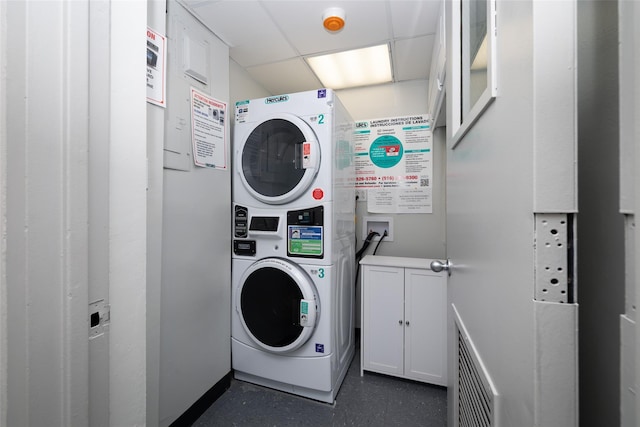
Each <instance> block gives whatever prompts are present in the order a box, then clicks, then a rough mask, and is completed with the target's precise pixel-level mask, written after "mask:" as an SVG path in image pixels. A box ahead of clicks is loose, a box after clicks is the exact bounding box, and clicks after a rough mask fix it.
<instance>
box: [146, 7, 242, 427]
mask: <svg viewBox="0 0 640 427" xmlns="http://www.w3.org/2000/svg"><path fill="white" fill-rule="evenodd" d="M167 19H168V24H167V25H168V37H169V40H168V48H169V52H168V61H167V62H168V66H167V68H168V74H169V78H168V82H167V109H166V113H165V114H166V116H167V120H166V126H165V146H167V147H171V149H172V150H173V151H171V152H168V151H165V153H164V154H165V169H164V175H163V179H164V182H163V200H162V202H163V204H162V209H163V210H162V271H161V274H162V286H161V298H160V310H161V311H160V325H159V326H160V360H159V368H160V380H159V388H160V390H159V411H160V414H159V422H160V425H162V426H166V425H169V424H171V423H172V422H174V421H175V420H176V419H177V417H179V416H180V415H182V414H183V413H184V412H185V411H186V410H187V409H189V407H190V406H191V405H193V404H194V403H195V402H196V401H197V400H198V399H199V398H200V397H202V395H203V394H204V393H205V392H207V391H208V390H209V389H210V388H211V387H213V386H214V385H215V384H216V383H217V382H218V381H220V380H221V379H222V378H223V377H224V376H225V375H226V374H228V373H229V372H230V371H231V349H230V338H229V337H230V330H231V325H230V322H231V313H230V307H231V302H230V288H231V274H230V265H231V251H230V247H231V240H230V233H229V227H230V223H231V200H230V199H231V196H230V192H231V183H230V182H231V181H230V177H231V171H230V168H229V167H228V168H227V169H226V170H222V169H212V168H201V167H196V166H194V162H193V159H192V157H191V152H192V148H191V125H190V123H191V114H190V88H191V87H195V88H197V89H198V90H200V91H202V92H205V93H207V94H209V95H210V96H212V97H214V98H216V99H218V100H220V101H223V102H226V103H227V105H228V109H227V118H228V121H227V127H226V141H227V145H229V144H230V134H229V126H228V123H229V121H231V120H230V118H231V117H233V109H232V108H231V107H230V106H229V49H228V47H227V46H226V45H225V44H224V43H222V42H221V41H220V40H219V39H217V38H216V37H215V36H214V35H213V34H212V33H211V32H210V31H209V30H208V29H206V28H205V27H204V26H203V25H202V24H200V23H199V21H197V20H196V19H195V18H193V17H192V16H191V15H189V14H188V12H186V11H185V9H184V8H183V7H182V6H181V5H179V4H177V3H176V2H175V1H169V2H168V15H167ZM187 35H188V37H189V38H190V40H192V42H193V43H201V44H202V45H205V46H207V48H206V49H207V50H206V52H207V54H208V75H207V77H208V84H203V83H200V82H198V81H196V80H195V79H192V78H191V77H189V76H187V75H186V74H185V73H184V72H183V71H184V68H183V63H184V62H183V60H182V58H183V51H182V49H183V48H184V46H185V44H184V43H183V42H179V41H180V40H183V37H186V36H187ZM205 73H206V72H205ZM180 123H182V124H180ZM227 153H228V151H227ZM176 159H177V161H174V160H176ZM169 160H171V163H170V165H171V166H173V165H177V166H179V169H171V168H169V167H168V163H166V162H167V161H169ZM227 166H228V159H227ZM156 327H157V325H156Z"/></svg>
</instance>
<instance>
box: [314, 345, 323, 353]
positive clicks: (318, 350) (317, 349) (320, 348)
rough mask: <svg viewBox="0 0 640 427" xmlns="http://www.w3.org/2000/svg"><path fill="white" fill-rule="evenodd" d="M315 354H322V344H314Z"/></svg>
mask: <svg viewBox="0 0 640 427" xmlns="http://www.w3.org/2000/svg"><path fill="white" fill-rule="evenodd" d="M316 353H324V344H316Z"/></svg>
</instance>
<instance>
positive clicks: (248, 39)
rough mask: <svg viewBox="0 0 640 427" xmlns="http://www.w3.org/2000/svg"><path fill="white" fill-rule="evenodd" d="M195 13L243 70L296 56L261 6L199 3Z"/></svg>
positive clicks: (227, 2) (255, 3)
mask: <svg viewBox="0 0 640 427" xmlns="http://www.w3.org/2000/svg"><path fill="white" fill-rule="evenodd" d="M193 10H194V12H195V13H196V14H197V15H198V17H199V18H200V19H201V20H202V21H203V22H205V23H206V24H207V25H208V26H209V28H210V29H211V30H212V31H213V32H214V33H215V34H216V35H217V36H218V37H219V38H220V39H221V40H222V41H223V42H225V43H226V44H227V45H228V46H229V56H231V58H233V60H234V61H236V62H237V63H238V64H240V65H241V66H243V67H247V66H252V65H257V64H262V63H267V62H275V61H280V60H283V59H289V58H293V57H295V56H296V52H295V50H293V49H292V47H291V45H290V44H289V43H288V42H287V40H286V39H285V38H284V36H283V35H282V33H281V32H280V30H279V29H278V27H277V26H276V25H275V24H274V23H273V21H272V20H271V18H270V17H269V15H268V14H267V13H266V11H265V10H264V8H263V7H262V6H261V4H260V2H257V1H218V2H214V3H197V4H195V5H194V7H193Z"/></svg>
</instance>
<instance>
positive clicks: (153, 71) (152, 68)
mask: <svg viewBox="0 0 640 427" xmlns="http://www.w3.org/2000/svg"><path fill="white" fill-rule="evenodd" d="M166 51H167V38H166V37H164V36H163V35H160V34H158V33H156V32H155V31H153V30H152V29H151V28H147V102H150V103H152V104H155V105H159V106H161V107H164V108H166V107H167V99H166V86H167V85H166V74H165V70H166V68H167V67H166V65H167V61H166V58H167V55H166Z"/></svg>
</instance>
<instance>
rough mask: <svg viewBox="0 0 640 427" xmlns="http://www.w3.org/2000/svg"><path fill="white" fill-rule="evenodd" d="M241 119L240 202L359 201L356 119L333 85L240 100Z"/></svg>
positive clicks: (237, 144) (237, 136) (236, 191)
mask: <svg viewBox="0 0 640 427" xmlns="http://www.w3.org/2000/svg"><path fill="white" fill-rule="evenodd" d="M235 118H236V122H235V128H234V141H233V146H234V150H233V153H234V160H233V161H234V168H235V173H234V175H233V179H234V185H233V201H234V202H235V203H237V204H240V205H244V206H248V207H251V206H253V207H263V208H264V207H277V206H286V208H287V209H290V208H298V207H309V206H313V205H315V204H317V203H319V202H331V201H334V202H340V203H345V202H349V203H353V199H352V198H351V199H349V200H347V199H348V198H349V197H350V196H351V194H352V191H353V184H354V182H353V181H350V180H352V179H353V178H354V176H353V146H352V141H353V139H352V138H353V120H352V119H351V117H350V116H349V114H348V112H347V110H346V109H345V108H344V106H343V105H342V104H341V103H340V100H339V99H338V98H337V97H336V96H335V94H334V92H333V91H332V90H331V89H319V90H313V91H308V92H300V93H293V94H287V95H279V96H271V97H267V98H260V99H253V100H247V101H240V102H237V103H236V117H235Z"/></svg>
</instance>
